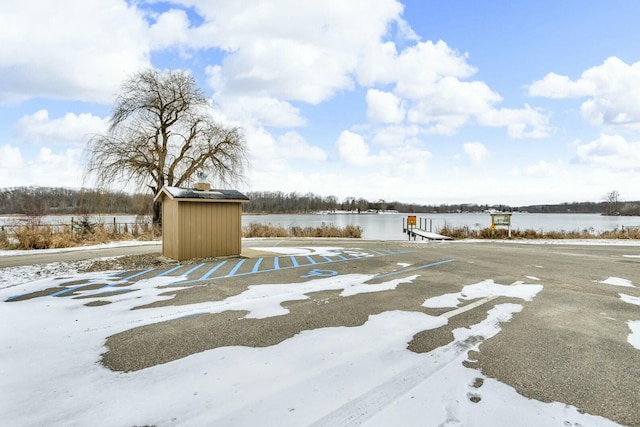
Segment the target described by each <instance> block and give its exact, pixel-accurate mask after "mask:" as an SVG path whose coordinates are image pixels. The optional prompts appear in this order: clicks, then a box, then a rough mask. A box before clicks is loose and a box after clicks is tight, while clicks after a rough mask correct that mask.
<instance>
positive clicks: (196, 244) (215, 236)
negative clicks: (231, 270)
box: [172, 202, 242, 260]
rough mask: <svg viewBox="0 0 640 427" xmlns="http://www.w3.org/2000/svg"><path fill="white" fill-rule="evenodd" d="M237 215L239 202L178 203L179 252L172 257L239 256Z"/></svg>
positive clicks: (240, 226)
mask: <svg viewBox="0 0 640 427" xmlns="http://www.w3.org/2000/svg"><path fill="white" fill-rule="evenodd" d="M241 215H242V205H241V204H240V203H230V202H217V203H186V202H182V203H178V218H177V219H178V221H177V222H176V223H177V224H178V229H179V231H178V236H179V237H178V238H177V242H176V243H177V244H176V247H178V248H179V249H178V252H179V253H178V254H177V256H175V257H173V256H172V258H175V259H179V260H184V259H189V258H206V257H212V256H228V255H240V252H241V251H242V224H241Z"/></svg>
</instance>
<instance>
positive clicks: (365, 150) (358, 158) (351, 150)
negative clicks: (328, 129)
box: [336, 130, 373, 166]
mask: <svg viewBox="0 0 640 427" xmlns="http://www.w3.org/2000/svg"><path fill="white" fill-rule="evenodd" d="M336 148H337V149H338V156H339V157H340V160H342V161H343V162H345V163H347V164H349V165H355V166H363V165H367V164H370V163H371V162H372V160H373V158H372V157H371V156H370V154H369V145H367V143H366V142H365V140H364V138H363V137H362V135H358V134H357V133H353V132H351V131H348V130H345V131H342V133H340V136H339V137H338V140H337V141H336Z"/></svg>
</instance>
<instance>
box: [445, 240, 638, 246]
mask: <svg viewBox="0 0 640 427" xmlns="http://www.w3.org/2000/svg"><path fill="white" fill-rule="evenodd" d="M452 243H454V244H464V243H503V244H506V245H510V244H518V245H572V246H573V245H577V246H640V240H633V239H620V240H617V239H522V240H520V239H514V240H497V239H462V240H454V241H452Z"/></svg>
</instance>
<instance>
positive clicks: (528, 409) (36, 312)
mask: <svg viewBox="0 0 640 427" xmlns="http://www.w3.org/2000/svg"><path fill="white" fill-rule="evenodd" d="M261 249H262V248H261ZM61 268H62V267H61ZM20 269H23V270H24V275H25V276H22V277H23V278H22V279H20V277H21V273H20ZM69 272H70V271H68V272H67V273H69ZM28 274H30V273H28V270H27V269H25V268H24V267H20V268H18V269H16V270H14V271H13V272H12V275H14V276H15V277H16V278H17V280H27V279H26V277H27V275H28ZM373 277H375V276H374V275H337V276H333V277H326V278H321V279H317V280H311V281H307V282H303V283H297V284H287V285H257V286H253V287H251V288H250V289H248V290H247V291H245V292H244V293H242V294H240V295H237V296H235V297H231V298H227V299H226V300H224V301H210V302H204V303H197V304H190V305H183V306H166V307H152V308H144V309H136V310H133V308H136V307H141V306H147V305H148V304H151V303H153V302H155V301H164V300H168V299H170V298H172V297H173V296H172V295H165V293H166V292H167V288H166V286H167V285H172V287H171V289H172V290H180V289H184V288H181V287H179V286H180V282H179V281H180V280H186V277H179V278H176V277H166V276H164V277H155V278H152V279H146V280H140V281H136V282H133V283H131V284H129V285H128V286H127V289H128V290H133V291H132V292H128V293H123V294H111V293H108V292H107V293H105V290H104V289H102V290H101V289H94V290H89V289H87V290H82V288H80V289H78V290H77V292H78V293H79V296H84V297H93V298H86V299H76V298H71V297H57V298H56V297H39V298H33V299H29V300H25V301H16V302H4V301H5V300H6V299H7V298H8V297H10V296H13V295H15V294H16V293H26V292H33V291H36V290H40V289H47V288H51V287H53V286H58V285H60V284H61V283H62V280H63V279H51V278H49V279H42V280H38V281H36V282H29V281H27V282H23V283H21V284H19V285H16V286H12V287H9V288H4V289H0V305H2V307H1V309H0V337H2V340H0V378H2V384H3V388H4V389H5V390H10V391H11V392H10V393H9V392H7V393H3V398H2V400H0V408H1V413H2V415H1V416H0V417H1V419H2V420H3V424H4V425H91V426H96V427H101V426H112V425H125V426H126V425H157V426H167V427H169V426H187V427H188V426H202V425H234V426H255V425H279V426H298V425H312V424H315V425H323V421H324V425H335V423H334V424H332V423H331V420H335V419H338V420H351V419H355V420H358V421H361V422H362V423H365V424H367V425H372V426H382V425H405V426H418V425H425V424H427V425H442V426H445V425H446V426H453V425H475V426H477V427H488V426H494V425H523V426H538V425H555V424H560V425H562V424H561V423H563V422H564V425H579V424H580V425H582V426H585V427H588V426H605V427H608V426H614V425H616V424H615V423H613V422H611V421H609V420H606V419H604V418H601V417H596V416H591V415H588V414H581V413H579V412H578V411H577V409H576V408H574V407H571V406H568V405H565V404H562V403H542V402H539V401H535V400H531V399H527V398H524V397H522V396H521V395H519V394H518V393H517V392H516V391H515V390H514V389H513V388H511V387H509V386H507V385H504V384H502V383H500V382H498V381H496V380H492V379H489V378H484V383H483V385H482V387H481V388H474V387H472V386H471V385H472V384H473V382H474V380H475V379H476V378H478V377H481V374H480V373H479V372H478V371H477V370H474V369H470V368H466V367H464V366H463V364H462V363H463V361H464V360H465V359H466V357H467V356H466V355H467V351H468V350H469V349H476V350H477V349H478V346H479V343H478V342H477V340H475V337H483V338H484V339H487V338H489V337H492V336H494V335H496V334H498V333H499V332H500V323H501V322H507V321H509V320H510V319H511V317H512V314H513V313H515V312H518V311H520V310H522V306H521V305H518V304H499V305H497V306H495V307H494V308H492V309H491V310H489V311H488V313H487V318H486V319H485V320H483V321H481V322H480V323H478V324H476V325H471V326H470V327H468V328H458V329H455V330H454V331H453V333H454V336H455V337H456V339H455V341H454V342H452V343H450V344H448V345H446V346H443V347H440V348H438V349H436V350H433V351H431V352H429V353H422V354H418V353H413V352H411V351H409V350H408V349H407V344H408V343H409V342H410V341H411V339H412V338H413V336H414V335H415V334H416V333H418V332H421V331H424V330H430V329H434V328H438V327H440V326H443V325H445V324H446V323H447V320H446V319H445V318H444V317H442V316H437V317H434V316H429V315H427V314H424V313H419V312H404V311H388V312H383V313H380V314H377V315H372V316H370V317H369V319H368V320H367V321H366V322H365V323H364V324H363V325H361V326H356V327H328V328H321V329H316V330H308V331H303V332H301V333H299V334H297V335H295V336H293V337H291V338H289V339H287V340H285V341H283V342H281V343H279V344H277V345H273V346H269V347H264V348H250V347H243V346H235V347H221V348H216V349H212V350H208V351H203V352H200V353H196V354H192V355H190V356H188V357H185V358H182V359H179V360H175V361H172V362H169V363H165V364H162V365H157V366H153V367H150V368H146V369H142V370H139V371H135V372H129V373H121V372H112V371H110V370H108V369H106V368H104V367H103V366H102V365H101V364H100V360H101V354H103V353H104V351H105V347H104V344H105V340H106V339H107V337H109V336H111V335H114V334H116V333H119V332H123V331H127V330H130V329H132V328H135V327H138V326H143V325H149V324H154V323H159V322H164V321H166V320H171V319H176V318H179V317H183V316H185V315H191V314H198V313H201V312H220V311H224V310H237V309H242V310H249V311H250V314H251V315H252V316H255V317H258V318H260V317H266V316H276V315H283V313H284V312H283V308H282V306H281V305H280V304H281V303H282V302H283V301H293V300H296V299H302V298H306V297H307V296H306V295H305V294H306V293H309V292H314V291H320V290H326V289H342V290H343V293H342V295H343V296H347V295H353V294H355V293H358V292H365V291H372V290H376V289H377V290H382V289H383V288H387V289H392V288H393V287H394V286H397V284H399V283H403V282H406V281H411V280H414V279H415V277H417V276H413V277H411V278H403V279H398V280H393V281H389V282H385V283H381V284H367V283H366V282H367V280H369V279H371V278H373ZM64 280H65V281H69V280H78V281H79V282H81V281H86V280H90V281H91V280H94V281H100V282H102V283H105V284H107V285H108V284H110V283H115V282H117V279H109V277H108V276H107V275H106V273H105V272H93V273H83V274H74V275H73V276H72V277H68V278H66V279H64ZM477 285H481V286H476V287H475V288H474V286H475V285H471V286H466V287H465V289H463V292H461V293H460V295H461V297H462V294H463V293H464V295H465V298H468V297H469V296H470V295H494V294H502V293H504V292H505V291H504V290H503V289H502V288H503V287H502V285H496V284H494V283H493V282H492V281H485V282H480V283H479V284H477ZM261 287H262V288H263V289H259V288H261ZM504 288H512V289H517V292H516V291H514V293H516V294H518V296H519V297H520V298H524V299H527V297H531V298H532V297H533V295H535V293H537V292H538V291H539V290H540V289H542V286H540V285H518V286H511V287H504ZM534 289H537V290H536V291H535V293H534V292H533V291H534ZM456 295H457V294H456ZM510 296H512V295H510ZM97 300H103V301H109V302H111V304H106V305H101V306H93V307H89V306H86V305H85V304H86V303H89V302H92V301H97ZM456 303H457V299H456ZM454 306H455V305H454ZM629 326H630V327H631V328H632V331H634V332H633V333H632V336H633V337H637V336H638V332H637V331H638V329H640V325H636V323H631V322H630V324H629ZM470 337H474V339H472V340H469V342H470V343H471V344H466V343H465V340H467V339H468V338H470ZM630 337H631V336H630ZM630 339H631V338H630ZM633 340H634V342H635V341H636V338H633ZM630 342H631V341H630ZM470 395H474V396H478V397H481V401H480V402H478V403H473V402H472V401H471V400H470V398H469V397H470ZM132 396H134V397H133V398H132ZM143 397H144V398H143ZM332 417H333V418H332Z"/></svg>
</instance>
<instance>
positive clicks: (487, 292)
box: [422, 280, 542, 308]
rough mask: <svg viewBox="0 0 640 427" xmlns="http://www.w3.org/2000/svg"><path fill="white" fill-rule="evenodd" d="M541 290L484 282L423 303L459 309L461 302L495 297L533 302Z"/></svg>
mask: <svg viewBox="0 0 640 427" xmlns="http://www.w3.org/2000/svg"><path fill="white" fill-rule="evenodd" d="M541 290H542V285H525V284H516V285H512V286H505V285H499V284H497V283H495V282H494V281H493V280H484V281H482V282H479V283H476V284H473V285H467V286H465V287H464V288H462V291H460V292H456V293H451V294H444V295H440V296H437V297H432V298H429V299H427V300H426V301H425V302H424V303H422V306H423V307H428V308H444V307H457V306H458V304H460V300H472V299H478V298H486V297H493V296H504V297H512V298H520V299H523V300H525V301H531V300H532V299H533V298H534V297H535V296H536V295H537V293H538V292H540V291H541Z"/></svg>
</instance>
